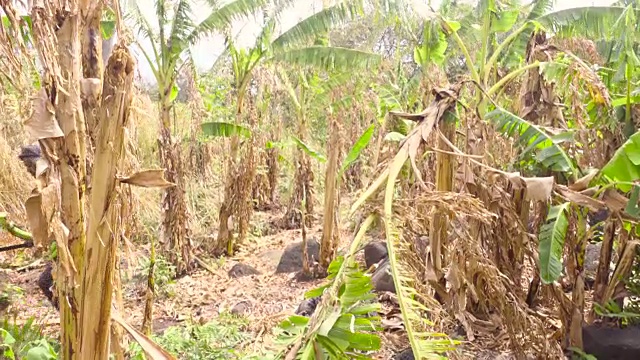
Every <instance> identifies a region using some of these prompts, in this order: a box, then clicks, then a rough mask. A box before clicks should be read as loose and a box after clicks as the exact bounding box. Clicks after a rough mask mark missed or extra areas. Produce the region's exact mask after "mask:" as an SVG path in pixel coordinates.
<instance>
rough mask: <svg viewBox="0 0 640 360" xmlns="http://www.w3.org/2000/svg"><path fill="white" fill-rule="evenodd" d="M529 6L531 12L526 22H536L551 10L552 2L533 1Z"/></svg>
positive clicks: (549, 0) (546, 0) (550, 0)
mask: <svg viewBox="0 0 640 360" xmlns="http://www.w3.org/2000/svg"><path fill="white" fill-rule="evenodd" d="M529 6H531V11H529V14H528V15H527V20H536V19H538V18H539V17H541V16H543V15H545V14H547V13H549V12H551V11H552V10H553V0H534V1H532V2H531V4H530V5H529Z"/></svg>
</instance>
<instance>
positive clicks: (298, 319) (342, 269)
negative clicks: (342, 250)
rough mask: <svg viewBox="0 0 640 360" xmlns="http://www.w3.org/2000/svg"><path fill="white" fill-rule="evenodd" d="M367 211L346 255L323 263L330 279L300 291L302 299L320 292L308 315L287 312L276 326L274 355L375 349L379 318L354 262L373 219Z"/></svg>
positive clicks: (353, 354) (354, 354)
mask: <svg viewBox="0 0 640 360" xmlns="http://www.w3.org/2000/svg"><path fill="white" fill-rule="evenodd" d="M374 221H375V216H373V215H372V216H369V217H368V218H367V219H366V220H365V221H364V222H363V224H362V227H361V228H360V230H359V231H358V233H357V234H356V236H355V238H354V239H353V241H352V242H351V245H350V246H349V252H348V254H347V255H346V256H345V257H344V258H343V257H338V258H337V259H335V260H334V261H333V262H332V263H331V264H330V266H329V268H328V273H329V276H328V279H329V280H330V282H329V283H328V284H326V285H323V286H321V287H319V288H317V289H314V290H311V291H309V292H307V293H306V294H305V297H306V298H311V297H317V296H321V297H322V298H321V300H320V303H319V304H318V305H317V307H316V309H315V311H314V313H313V314H312V315H311V316H310V317H305V316H290V317H289V318H288V319H286V320H284V321H283V322H282V323H281V324H280V326H279V328H278V330H277V339H276V341H277V343H278V345H279V346H280V347H281V351H280V353H279V354H278V356H277V358H278V359H281V358H285V359H297V358H300V359H317V360H320V359H327V358H328V359H349V358H361V359H367V358H369V357H367V356H366V355H364V352H372V351H376V350H378V349H379V348H380V344H381V342H380V338H379V337H378V336H377V335H376V334H375V332H376V331H378V330H380V326H379V321H380V317H379V316H378V315H375V313H376V312H377V311H379V310H380V304H379V303H377V302H376V301H375V295H374V294H373V293H372V292H371V290H372V286H371V279H370V277H369V276H367V275H365V274H363V272H362V271H361V270H360V269H359V268H358V266H357V264H356V263H355V261H354V258H355V253H356V251H357V250H358V249H359V248H360V245H361V243H362V241H363V239H364V235H365V233H366V232H367V230H368V229H369V227H370V226H371V225H372V224H373V223H374Z"/></svg>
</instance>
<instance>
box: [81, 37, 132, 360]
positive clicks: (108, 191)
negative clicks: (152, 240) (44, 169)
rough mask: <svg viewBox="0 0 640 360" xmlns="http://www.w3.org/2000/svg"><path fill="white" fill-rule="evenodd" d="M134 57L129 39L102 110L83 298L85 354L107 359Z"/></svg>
mask: <svg viewBox="0 0 640 360" xmlns="http://www.w3.org/2000/svg"><path fill="white" fill-rule="evenodd" d="M134 64H135V62H134V60H133V57H132V56H131V54H130V53H129V50H128V49H127V48H126V46H124V45H118V46H117V47H116V48H115V49H114V52H113V54H112V56H111V58H110V59H109V64H108V67H107V73H106V81H105V82H104V86H103V98H102V106H101V107H100V112H99V119H100V122H99V131H98V134H99V137H98V138H97V139H96V140H97V141H96V152H95V159H96V162H95V166H94V169H93V171H94V175H95V176H93V177H92V181H91V188H92V191H91V196H90V202H89V205H90V206H89V211H88V224H87V243H86V259H85V263H84V275H85V276H84V279H83V280H84V281H83V299H82V302H81V315H82V322H81V324H82V327H81V331H82V333H81V334H82V336H81V341H80V351H81V358H82V359H96V360H98V359H107V358H108V357H109V335H110V327H109V324H110V323H111V301H112V296H113V277H114V272H115V261H116V254H117V250H118V239H119V237H118V236H116V235H115V234H114V233H113V231H112V224H113V225H115V224H116V223H117V212H116V207H115V206H113V204H112V202H111V199H113V198H114V197H115V196H116V185H117V180H116V172H117V165H118V164H119V162H120V159H121V158H122V155H123V153H124V129H125V127H126V125H127V122H128V118H129V107H130V105H131V99H132V89H133V75H134V71H133V70H134V66H135V65H134Z"/></svg>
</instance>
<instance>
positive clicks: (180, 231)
mask: <svg viewBox="0 0 640 360" xmlns="http://www.w3.org/2000/svg"><path fill="white" fill-rule="evenodd" d="M170 89H171V87H169V90H167V91H161V99H160V104H161V105H160V119H162V124H161V125H162V126H161V128H160V138H159V140H158V145H159V146H158V147H159V151H158V152H159V154H160V164H162V167H163V168H164V169H165V170H166V179H167V181H169V182H171V183H174V184H175V186H172V187H169V188H167V189H166V191H165V193H164V196H163V199H162V211H163V212H162V215H163V219H162V230H163V237H164V242H165V246H166V247H167V249H166V253H167V256H168V258H169V260H170V261H171V262H172V263H173V264H174V265H175V266H176V273H177V274H178V275H183V274H185V273H187V272H188V271H190V270H191V269H192V261H191V239H189V229H188V223H189V213H188V209H187V202H186V199H185V193H186V191H185V183H184V169H183V167H182V157H181V154H180V144H178V143H175V142H174V141H173V139H172V137H171V121H170V116H171V108H172V106H171V102H170V100H169V99H168V96H169V94H170Z"/></svg>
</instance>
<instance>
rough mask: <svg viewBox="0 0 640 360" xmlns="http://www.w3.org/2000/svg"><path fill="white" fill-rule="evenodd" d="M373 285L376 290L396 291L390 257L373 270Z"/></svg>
mask: <svg viewBox="0 0 640 360" xmlns="http://www.w3.org/2000/svg"><path fill="white" fill-rule="evenodd" d="M371 285H372V286H373V289H374V290H376V291H389V292H392V293H395V292H396V287H395V284H394V283H393V275H391V265H390V264H389V259H386V260H384V261H383V262H382V263H381V264H380V265H379V266H378V268H377V269H376V271H374V272H373V275H372V276H371Z"/></svg>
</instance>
